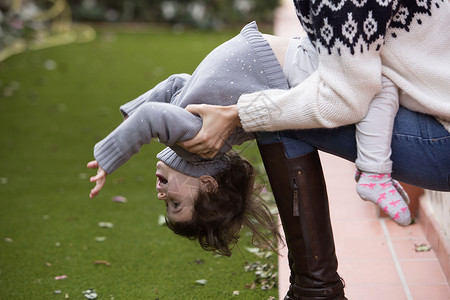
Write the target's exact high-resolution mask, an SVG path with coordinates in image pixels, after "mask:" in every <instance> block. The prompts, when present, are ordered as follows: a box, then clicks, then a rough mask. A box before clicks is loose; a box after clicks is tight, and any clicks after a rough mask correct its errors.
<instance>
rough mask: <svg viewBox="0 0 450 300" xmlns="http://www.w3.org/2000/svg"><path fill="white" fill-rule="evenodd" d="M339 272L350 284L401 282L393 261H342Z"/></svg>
mask: <svg viewBox="0 0 450 300" xmlns="http://www.w3.org/2000/svg"><path fill="white" fill-rule="evenodd" d="M338 272H339V274H340V275H341V276H342V277H343V278H344V280H345V281H346V282H347V283H348V285H349V286H351V285H361V284H368V283H370V284H376V285H382V284H384V285H388V284H400V282H401V281H400V277H399V276H398V274H397V271H396V269H395V265H394V262H393V261H377V260H374V261H340V262H339V270H338Z"/></svg>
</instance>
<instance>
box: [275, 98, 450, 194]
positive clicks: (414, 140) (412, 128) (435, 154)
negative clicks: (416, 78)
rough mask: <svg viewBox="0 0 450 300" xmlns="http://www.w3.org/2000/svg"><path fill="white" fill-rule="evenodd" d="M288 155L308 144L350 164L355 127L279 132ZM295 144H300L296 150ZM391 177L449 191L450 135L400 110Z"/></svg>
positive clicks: (424, 118)
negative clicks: (287, 142) (286, 145)
mask: <svg viewBox="0 0 450 300" xmlns="http://www.w3.org/2000/svg"><path fill="white" fill-rule="evenodd" d="M280 136H282V137H283V138H284V139H285V140H289V141H291V143H289V144H288V149H287V152H289V153H290V155H293V154H299V153H300V154H301V153H302V152H303V150H302V149H303V148H304V146H303V145H304V144H305V143H307V144H309V145H311V146H313V147H316V148H317V149H319V150H322V151H324V152H328V153H331V154H334V155H337V156H339V157H342V158H344V159H347V160H349V161H352V162H354V161H355V159H356V141H355V126H353V125H349V126H344V127H340V128H335V129H311V130H296V131H283V132H280ZM295 140H299V141H301V143H299V145H300V147H297V146H296V144H295V142H294V141H295ZM391 147H392V155H391V160H392V161H393V166H392V170H393V172H392V177H393V178H395V179H397V180H399V181H402V182H405V183H408V184H411V185H414V186H418V187H421V188H425V189H431V190H439V191H450V184H449V178H450V155H449V153H450V133H449V132H448V131H447V130H446V129H445V128H444V127H443V126H442V124H440V123H439V122H438V121H436V119H435V118H433V117H431V116H429V115H425V114H421V113H416V112H412V111H410V110H408V109H405V108H403V107H400V109H399V111H398V113H397V116H396V118H395V122H394V130H393V135H392V144H391Z"/></svg>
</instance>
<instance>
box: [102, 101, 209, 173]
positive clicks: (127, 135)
mask: <svg viewBox="0 0 450 300" xmlns="http://www.w3.org/2000/svg"><path fill="white" fill-rule="evenodd" d="M201 126H202V121H201V119H200V118H199V117H196V116H194V115H193V114H191V113H189V112H188V111H186V110H185V109H183V108H181V107H178V106H175V105H172V104H168V103H158V102H148V103H145V104H142V105H141V106H140V107H139V109H137V110H136V111H135V112H134V113H133V114H132V115H131V116H130V117H129V118H128V119H127V120H125V121H124V122H122V124H120V125H119V126H118V127H117V128H116V129H115V130H114V131H113V132H111V133H110V134H109V135H108V136H107V137H106V138H105V139H103V140H102V141H100V142H98V143H97V144H96V145H95V147H94V156H95V159H96V160H97V162H98V164H99V166H100V167H101V168H102V169H103V170H105V172H106V173H107V174H111V173H112V172H114V171H115V170H116V169H117V168H119V167H120V166H121V165H123V164H124V163H125V162H126V161H128V160H129V159H130V158H131V156H133V155H134V154H136V153H137V152H139V150H140V149H141V147H142V146H143V145H144V144H149V143H150V142H151V139H152V138H157V139H158V141H159V142H161V143H163V144H166V145H168V146H170V145H174V144H176V143H177V142H179V141H184V140H187V139H190V138H192V137H194V136H195V135H196V134H197V132H198V131H199V130H200V128H201Z"/></svg>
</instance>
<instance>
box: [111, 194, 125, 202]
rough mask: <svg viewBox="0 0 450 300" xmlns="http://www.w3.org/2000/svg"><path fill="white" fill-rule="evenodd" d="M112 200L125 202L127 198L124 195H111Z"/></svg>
mask: <svg viewBox="0 0 450 300" xmlns="http://www.w3.org/2000/svg"><path fill="white" fill-rule="evenodd" d="M112 201H113V202H118V203H126V202H127V198H125V197H124V196H120V195H117V196H114V197H112Z"/></svg>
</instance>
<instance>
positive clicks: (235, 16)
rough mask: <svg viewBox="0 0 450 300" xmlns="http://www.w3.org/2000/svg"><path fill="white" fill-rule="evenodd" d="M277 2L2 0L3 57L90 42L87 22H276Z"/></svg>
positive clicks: (206, 25) (198, 25) (179, 25)
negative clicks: (274, 19)
mask: <svg viewBox="0 0 450 300" xmlns="http://www.w3.org/2000/svg"><path fill="white" fill-rule="evenodd" d="M278 4H279V0H208V1H206V0H125V1H123V0H70V1H66V0H1V1H0V52H2V51H3V53H0V61H2V60H4V59H5V58H7V57H9V56H11V55H12V54H16V53H21V52H23V51H24V50H26V49H41V48H46V47H48V46H55V45H60V44H67V43H71V42H78V41H81V42H85V41H90V40H92V39H93V38H95V31H94V30H93V29H92V28H90V27H89V26H87V25H86V24H90V25H94V24H97V25H98V24H105V23H109V24H111V23H116V24H125V23H127V24H129V23H133V24H152V25H155V24H158V25H168V26H171V27H172V28H174V29H175V30H178V31H182V30H184V29H185V28H193V29H208V30H221V29H223V28H225V27H232V28H236V27H239V26H241V25H242V24H244V23H248V22H250V21H253V20H257V21H258V24H260V26H261V25H263V24H265V23H266V24H268V23H270V24H271V23H272V17H273V12H274V9H275V8H276V7H277V6H278ZM94 27H95V26H94ZM5 48H8V49H6V50H5Z"/></svg>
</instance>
